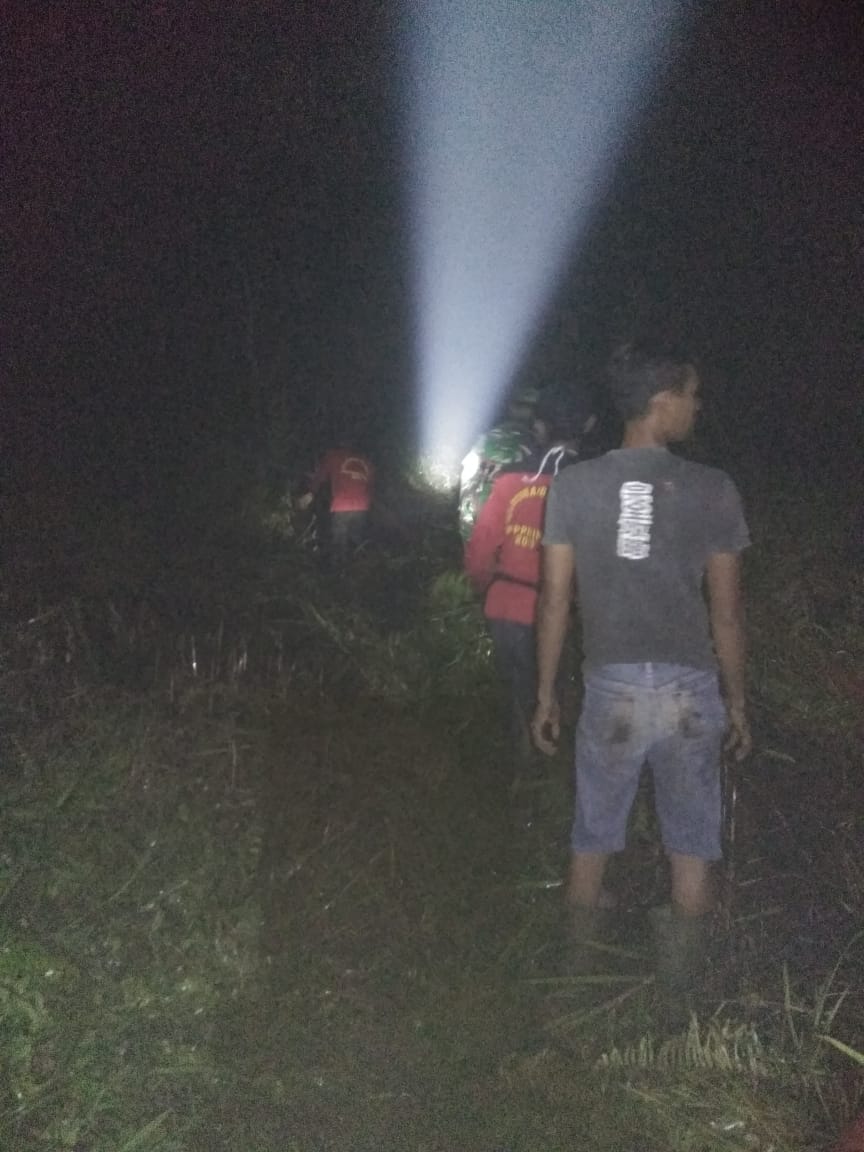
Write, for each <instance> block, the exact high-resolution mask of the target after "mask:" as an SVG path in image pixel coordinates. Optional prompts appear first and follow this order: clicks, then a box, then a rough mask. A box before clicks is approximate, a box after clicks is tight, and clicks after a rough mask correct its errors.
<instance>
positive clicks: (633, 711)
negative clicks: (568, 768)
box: [571, 664, 726, 860]
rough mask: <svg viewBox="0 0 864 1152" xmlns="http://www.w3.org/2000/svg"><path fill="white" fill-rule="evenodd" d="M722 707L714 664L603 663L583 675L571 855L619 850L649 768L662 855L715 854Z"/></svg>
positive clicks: (705, 856) (709, 856) (707, 857)
mask: <svg viewBox="0 0 864 1152" xmlns="http://www.w3.org/2000/svg"><path fill="white" fill-rule="evenodd" d="M725 730H726V710H725V708H724V705H723V701H722V699H721V697H720V690H719V686H718V683H717V675H716V673H715V672H714V671H713V670H706V669H703V668H685V667H682V666H680V665H677V664H607V665H605V666H604V667H601V668H597V669H594V670H592V671H589V672H587V673H586V676H585V699H584V701H583V705H582V714H581V716H580V718H579V726H578V728H577V731H576V811H575V816H574V820H573V832H572V836H571V847H572V849H573V851H574V852H598V853H608V852H620V851H621V850H622V849H623V848H624V845H625V840H626V835H627V820H628V817H629V815H630V809H631V807H632V806H633V800H634V797H635V795H636V789H637V787H638V785H639V777H640V774H641V771H642V768H643V766H644V765H646V764H647V765H648V767H649V768H650V769H651V771H652V774H653V777H654V801H655V804H656V808H657V818H658V821H659V823H660V831H661V834H662V837H663V845H664V847H665V849H666V851H667V852H675V853H680V854H681V855H684V856H696V857H699V858H700V859H702V860H719V859H720V857H721V855H722V850H721V845H720V821H721V799H720V757H721V751H722V746H723V736H724V733H725Z"/></svg>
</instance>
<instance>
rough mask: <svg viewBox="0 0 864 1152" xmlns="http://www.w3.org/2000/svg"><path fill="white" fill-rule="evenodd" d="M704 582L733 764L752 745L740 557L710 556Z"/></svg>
mask: <svg viewBox="0 0 864 1152" xmlns="http://www.w3.org/2000/svg"><path fill="white" fill-rule="evenodd" d="M706 582H707V586H708V601H709V609H710V618H711V635H712V638H713V640H714V648H715V651H716V653H717V660H718V663H719V665H720V679H721V682H722V686H723V695H724V697H725V700H726V708H727V710H728V713H729V735H728V737H727V742H726V747H727V750H728V751H729V752H731V753H732V755H733V756H734V757H735V759H736V760H743V759H744V757H745V756H747V754H748V753H749V752H750V750H751V748H752V746H753V742H752V738H751V736H750V725H749V722H748V719H747V692H746V676H745V667H746V661H747V642H746V636H745V630H744V597H743V593H742V589H741V556H740V553H738V552H714V553H711V554H710V555H709V557H708V563H707V568H706Z"/></svg>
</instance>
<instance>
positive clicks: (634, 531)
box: [615, 480, 654, 560]
mask: <svg viewBox="0 0 864 1152" xmlns="http://www.w3.org/2000/svg"><path fill="white" fill-rule="evenodd" d="M653 523H654V486H653V484H642V483H640V481H638V480H628V481H627V483H626V484H622V485H621V512H620V514H619V516H618V543H617V546H616V548H615V551H616V553H617V555H619V556H621V557H622V558H623V559H624V560H645V559H646V558H647V557H648V556H650V555H651V525H652V524H653Z"/></svg>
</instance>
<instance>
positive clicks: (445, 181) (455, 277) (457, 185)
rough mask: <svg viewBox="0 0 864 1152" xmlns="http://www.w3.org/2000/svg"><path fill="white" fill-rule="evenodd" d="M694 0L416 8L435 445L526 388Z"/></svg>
mask: <svg viewBox="0 0 864 1152" xmlns="http://www.w3.org/2000/svg"><path fill="white" fill-rule="evenodd" d="M687 2H688V0H617V2H616V3H610V2H609V0H407V3H408V20H407V25H406V28H407V33H408V44H407V53H408V56H409V59H410V66H411V87H410V97H409V112H408V123H407V137H408V144H409V151H410V162H411V174H410V177H409V179H410V181H411V188H410V196H411V212H412V235H413V240H414V246H415V250H414V253H413V255H414V266H415V268H416V269H417V280H416V285H415V291H416V299H415V306H416V310H417V323H418V335H419V347H418V350H417V353H418V362H419V372H420V386H421V388H422V393H423V397H422V402H421V421H422V428H421V437H420V438H421V443H422V445H423V446H424V450H425V451H427V452H433V453H434V452H436V451H437V446H438V445H442V444H452V445H454V447H456V448H457V450H458V449H460V448H461V450H462V451H463V452H464V451H465V450H466V449H467V448H468V446H469V444H470V443H471V442H472V440H473V438H474V436H475V434H476V433H477V432H478V431H479V430H480V428H482V427H484V426H485V424H486V423H487V422H488V420H489V417H490V415H491V413H492V411H493V409H494V408H495V407H496V405H497V403H498V402H499V399H500V397H501V394H502V392H503V391H504V390H505V389H506V388H507V387H508V385H509V384H511V383H512V380H513V377H514V375H515V373H516V371H517V370H518V368H519V365H520V360H521V358H522V357H523V355H524V354H525V351H526V349H527V347H528V344H529V342H530V340H531V338H532V337H533V335H534V333H535V331H536V328H537V325H538V323H539V322H540V320H541V318H542V316H543V312H544V309H545V308H546V307H547V306H548V304H549V302H550V298H551V296H552V294H553V292H554V291H555V288H556V287H557V285H558V283H559V282H560V278H561V277H562V275H563V274H564V272H565V271H566V268H567V266H568V264H569V262H570V261H571V260H572V258H573V255H574V252H575V251H576V248H577V245H578V240H579V238H580V235H581V234H582V233H583V231H584V229H585V227H586V224H587V222H588V220H589V218H590V215H591V212H592V210H593V209H594V208H596V206H597V205H598V204H599V203H600V201H601V200H602V196H603V192H604V189H605V187H606V185H607V183H608V181H609V178H610V176H611V174H612V172H613V170H614V166H615V162H616V159H617V158H618V157H619V155H620V152H621V148H622V145H623V144H624V143H625V142H626V132H627V129H628V127H629V126H630V125H631V124H632V123H633V121H634V119H635V117H636V116H637V115H638V113H639V111H640V109H641V108H643V107H644V105H645V102H646V99H647V93H648V90H649V87H650V82H651V79H652V77H653V76H654V75H655V74H656V69H657V65H658V63H659V62H660V60H661V59H662V54H663V48H664V46H667V45H669V43H670V41H671V40H672V33H673V30H674V28H675V24H676V19H677V18H679V17H680V13H681V11H682V8H683V7H684V6H686V5H687Z"/></svg>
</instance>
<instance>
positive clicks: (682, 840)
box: [532, 346, 750, 1013]
mask: <svg viewBox="0 0 864 1152" xmlns="http://www.w3.org/2000/svg"><path fill="white" fill-rule="evenodd" d="M610 383H611V387H612V393H613V398H614V400H615V402H616V404H617V406H618V408H619V411H620V412H621V415H622V417H623V418H624V421H625V434H624V440H623V444H622V446H621V448H619V449H617V450H616V451H613V452H609V453H607V454H606V455H605V456H602V457H600V458H598V459H595V460H590V461H586V462H585V463H582V464H576V465H574V466H573V467H572V468H569V469H568V470H567V471H566V472H564V473H562V475H561V476H560V477H559V478H558V479H557V480H556V481H555V483H554V484H553V486H552V489H551V492H550V495H549V500H548V504H547V511H546V524H545V533H544V539H543V544H544V550H543V553H544V555H543V580H542V592H541V597H540V604H539V608H538V702H537V710H536V713H535V716H534V721H533V724H532V732H533V734H534V739H535V741H536V743H537V744H538V746H539V747H540V748H542V749H543V750H545V751H547V752H549V751H552V750H553V749H554V746H555V743H554V742H555V741H556V740H557V737H558V704H557V701H556V699H555V693H554V684H555V673H556V670H557V667H558V662H559V659H560V654H561V649H562V645H563V641H564V635H565V632H566V630H567V624H568V619H569V605H570V597H571V589H572V586H573V580H574V577H575V580H576V586H577V589H578V602H579V610H580V616H581V620H582V626H583V637H584V656H585V664H584V669H585V699H584V702H583V709H582V715H581V717H580V720H579V727H578V731H577V739H576V785H577V797H576V810H575V814H574V821H573V831H572V837H571V848H572V855H571V869H570V881H569V887H568V910H569V916H570V924H571V929H572V931H573V934H574V938H575V941H576V944H577V949H578V951H577V956H578V957H579V959H580V962H583V963H584V960H585V956H586V951H585V943H586V942H587V941H589V940H590V937H591V934H592V932H593V931H594V930H595V928H596V916H595V910H596V907H597V900H598V896H599V893H600V888H601V883H602V879H603V873H604V869H605V865H606V861H607V859H608V856H609V854H610V853H612V852H616V851H620V850H621V849H622V848H623V847H624V835H625V830H626V825H627V818H628V815H629V811H630V807H631V806H632V803H633V798H634V796H635V793H636V788H637V785H638V780H639V774H640V772H641V769H642V767H643V765H644V764H646V763H647V764H648V765H649V766H650V767H651V769H652V772H653V775H654V791H655V802H656V806H657V814H658V818H659V822H660V827H661V832H662V835H663V842H664V846H665V848H666V851H667V853H668V855H669V859H670V864H671V874H672V903H671V906H670V907H667V908H664V909H658V910H656V915H655V917H654V919H655V929H656V932H657V936H658V945H659V947H658V960H659V966H658V987H659V988H660V991H661V993H662V994H663V995H664V999H665V1001H666V1004H665V1007H666V1008H667V1010H670V1013H671V1012H672V1011H673V1010H674V1006H677V1007H678V1008H680V1009H681V1010H682V1011H686V1001H687V998H688V995H689V992H690V990H691V988H692V986H693V981H694V978H695V973H696V970H697V966H698V962H699V960H700V959H701V956H702V953H703V951H704V941H705V930H706V916H707V913H708V912H709V911H710V909H711V904H712V893H711V883H710V863H711V861H713V860H716V859H718V858H719V856H720V854H721V853H720V756H721V749H722V745H723V743H724V740H725V743H726V746H727V747H728V748H729V750H730V752H731V753H732V754H733V755H735V756H736V757H737V758H739V759H741V758H743V757H744V756H745V755H746V754H747V752H748V751H749V748H750V733H749V728H748V723H747V715H746V707H745V695H744V653H745V646H744V628H743V608H742V598H741V592H740V553H741V551H742V550H743V549H744V548H745V547H747V545H748V543H749V538H748V533H747V525H746V523H745V521H744V516H743V512H742V509H741V502H740V499H739V497H738V493H737V491H736V489H735V486H734V484H733V483H732V481H731V480H730V478H729V477H728V476H727V475H726V474H725V473H724V472H721V471H719V470H718V469H714V468H707V467H704V466H702V465H698V464H694V463H691V462H689V461H686V460H683V459H681V458H680V457H677V456H674V455H672V454H671V453H670V452H669V451H668V448H667V445H668V444H670V443H674V442H676V441H679V440H683V439H685V438H686V437H687V436H688V435H689V434H690V432H691V431H692V428H693V424H694V421H695V418H696V414H697V412H698V409H699V399H698V388H699V379H698V375H697V372H696V370H695V368H694V367H693V365H692V364H690V363H688V362H687V361H686V360H685V359H683V358H681V357H676V356H675V355H674V354H673V353H670V352H668V351H667V350H665V349H661V348H649V347H647V346H643V347H638V348H637V347H634V346H627V347H626V348H624V349H621V350H620V351H619V352H618V353H617V354H616V356H615V357H614V358H613V361H612V364H611V366H610ZM703 585H704V587H705V590H706V591H707V603H706V598H705V595H704V593H703ZM718 670H719V683H718V677H717V672H718ZM720 688H722V698H721V694H720ZM550 737H551V738H550Z"/></svg>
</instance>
